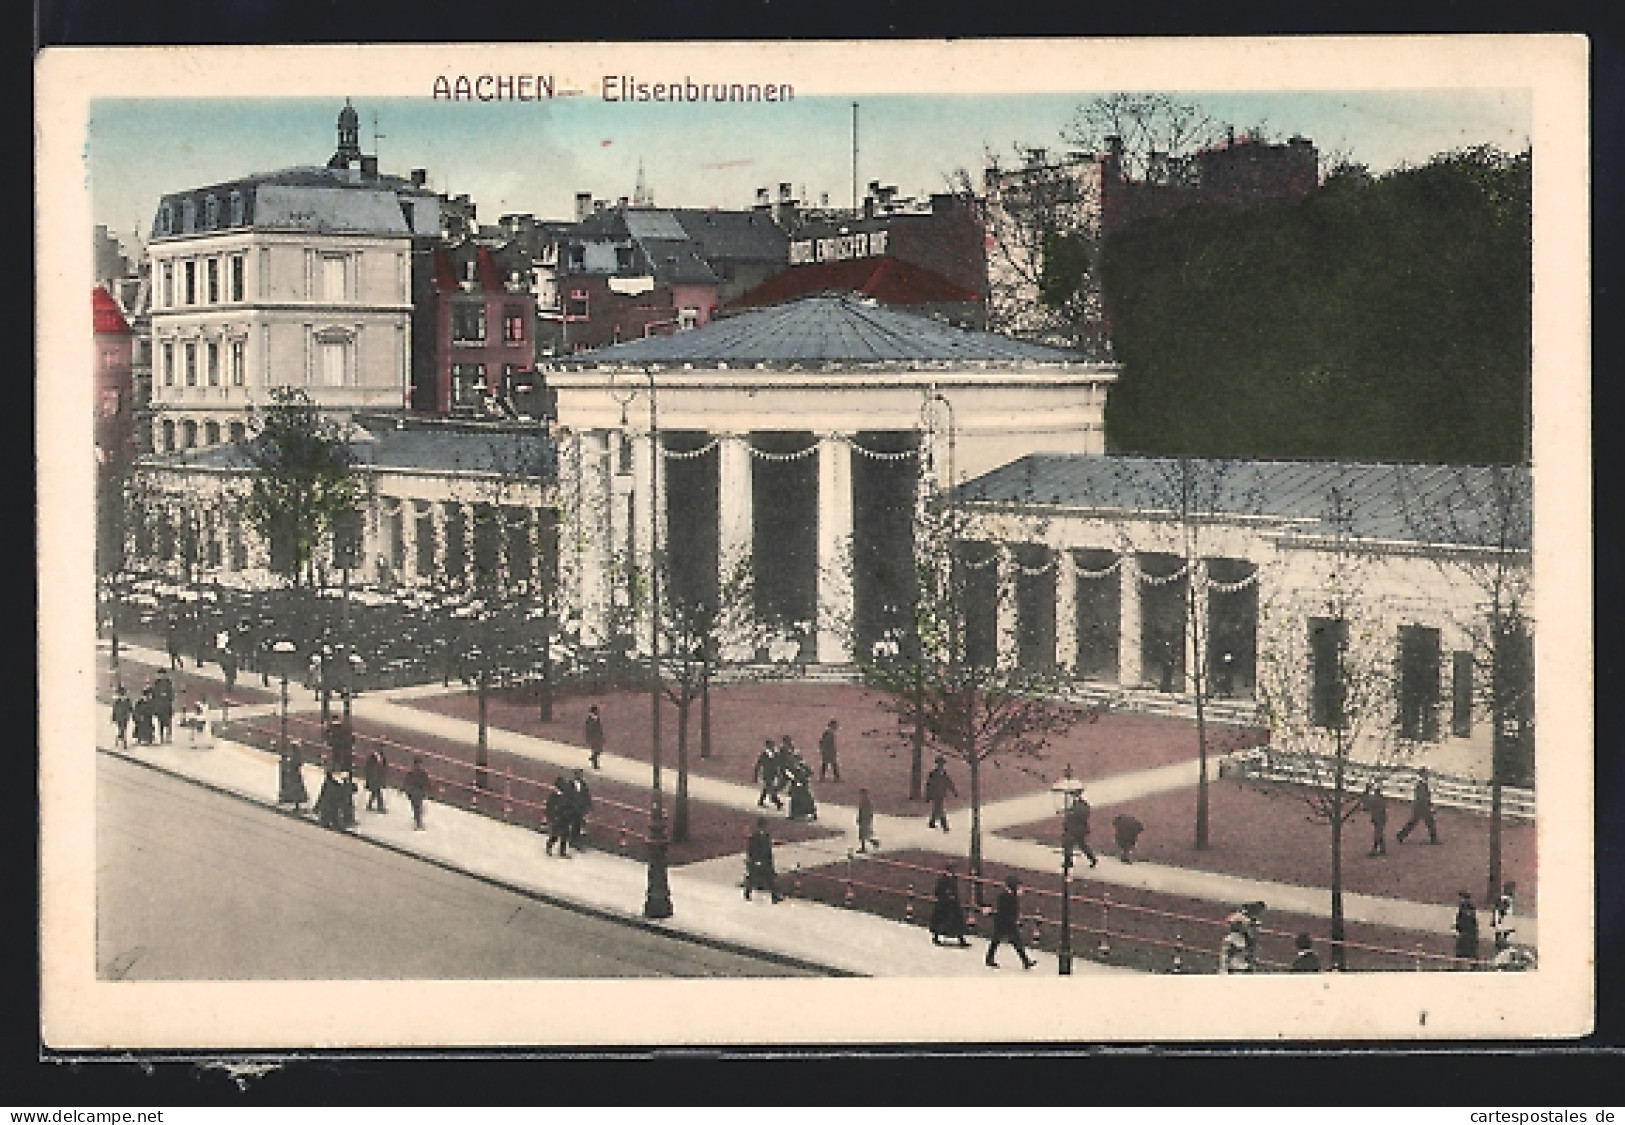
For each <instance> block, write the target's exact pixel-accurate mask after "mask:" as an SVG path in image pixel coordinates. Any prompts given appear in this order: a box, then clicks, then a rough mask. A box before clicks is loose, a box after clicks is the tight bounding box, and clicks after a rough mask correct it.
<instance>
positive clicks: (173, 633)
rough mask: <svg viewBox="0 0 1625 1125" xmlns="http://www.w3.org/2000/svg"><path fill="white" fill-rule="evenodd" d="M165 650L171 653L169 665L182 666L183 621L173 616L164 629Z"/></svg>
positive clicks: (172, 666)
mask: <svg viewBox="0 0 1625 1125" xmlns="http://www.w3.org/2000/svg"><path fill="white" fill-rule="evenodd" d="M164 651H165V652H167V653H168V654H169V666H170V667H171V668H179V667H180V666H181V623H180V622H179V621H177V620H175V619H174V618H173V617H171V618H170V619H169V624H168V626H167V627H166V628H165V629H164Z"/></svg>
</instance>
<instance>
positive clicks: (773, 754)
mask: <svg viewBox="0 0 1625 1125" xmlns="http://www.w3.org/2000/svg"><path fill="white" fill-rule="evenodd" d="M751 777H752V779H753V780H756V781H760V782H761V783H762V791H761V792H760V793H759V794H757V797H756V807H757V808H762V807H763V806H764V805H766V803H767V802H768V801H769V800H771V801H772V802H773V807H774V808H776V809H782V808H784V801H783V800H782V799H781V798H780V797H779V787H780V785H781V784H782V782H783V771H782V770H781V769H780V768H779V750H778V747H777V746H775V745H774V744H773V740H772V739H771V738H769V739H768V740H767V742H766V745H764V746H763V747H762V752H761V753H760V754H758V755H756V767H755V769H754V771H753V772H752V773H751Z"/></svg>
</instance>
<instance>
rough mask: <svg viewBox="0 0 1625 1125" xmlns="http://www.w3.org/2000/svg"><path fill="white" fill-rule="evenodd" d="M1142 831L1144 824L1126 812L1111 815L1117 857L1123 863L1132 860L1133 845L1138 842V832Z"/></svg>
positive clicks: (1131, 861)
mask: <svg viewBox="0 0 1625 1125" xmlns="http://www.w3.org/2000/svg"><path fill="white" fill-rule="evenodd" d="M1144 831H1145V825H1143V824H1141V823H1140V822H1139V820H1138V818H1136V817H1132V816H1130V815H1129V814H1128V813H1118V814H1117V815H1116V816H1114V817H1112V832H1113V833H1114V834H1115V836H1116V838H1117V858H1118V859H1120V860H1122V861H1123V862H1124V863H1133V862H1134V859H1133V855H1134V845H1136V844H1138V843H1139V842H1140V833H1142V832H1144Z"/></svg>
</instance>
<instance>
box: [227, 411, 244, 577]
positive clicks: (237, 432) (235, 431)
mask: <svg viewBox="0 0 1625 1125" xmlns="http://www.w3.org/2000/svg"><path fill="white" fill-rule="evenodd" d="M228 432H229V433H230V434H231V440H232V441H234V442H238V441H242V440H243V439H244V438H245V437H247V436H248V427H247V426H245V425H243V424H242V423H241V422H233V423H232V424H231V429H230V430H229V431H228ZM243 565H245V564H239V566H238V568H237V569H238V570H241V569H242V566H243Z"/></svg>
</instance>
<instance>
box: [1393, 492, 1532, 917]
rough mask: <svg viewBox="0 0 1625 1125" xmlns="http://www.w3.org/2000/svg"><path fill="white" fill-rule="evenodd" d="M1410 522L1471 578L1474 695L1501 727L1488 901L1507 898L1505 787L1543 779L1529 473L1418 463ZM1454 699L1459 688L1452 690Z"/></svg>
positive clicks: (1458, 726)
mask: <svg viewBox="0 0 1625 1125" xmlns="http://www.w3.org/2000/svg"><path fill="white" fill-rule="evenodd" d="M1400 499H1401V503H1402V505H1403V510H1404V515H1405V520H1406V523H1407V525H1408V526H1409V527H1410V528H1411V530H1412V531H1414V532H1415V533H1416V534H1417V535H1418V536H1419V537H1420V538H1421V539H1422V540H1423V541H1424V542H1427V543H1430V544H1433V545H1434V546H1435V549H1434V551H1433V552H1432V558H1433V561H1434V564H1435V565H1436V566H1437V567H1438V568H1439V570H1440V572H1441V573H1442V574H1443V575H1444V576H1445V577H1446V578H1447V580H1449V581H1452V582H1457V581H1460V580H1461V579H1463V578H1465V579H1466V582H1467V584H1469V585H1470V586H1471V588H1472V589H1473V590H1474V592H1475V597H1474V599H1473V605H1472V607H1471V608H1470V609H1469V610H1466V611H1465V612H1461V611H1458V612H1457V613H1455V614H1454V616H1455V618H1456V620H1455V621H1454V624H1455V625H1456V626H1457V627H1458V628H1459V629H1460V631H1461V633H1462V635H1463V636H1465V637H1466V638H1467V642H1468V646H1469V647H1468V649H1467V653H1466V655H1467V662H1468V670H1467V671H1466V675H1467V676H1469V677H1470V680H1471V682H1470V684H1462V683H1457V684H1456V685H1454V687H1455V688H1456V690H1457V691H1461V690H1465V691H1466V692H1467V694H1468V698H1469V699H1471V701H1472V702H1471V704H1469V705H1467V706H1471V707H1473V708H1474V709H1477V710H1480V711H1487V712H1488V713H1489V716H1490V722H1491V724H1492V726H1491V736H1490V737H1491V751H1490V842H1489V851H1490V854H1489V872H1488V880H1487V881H1488V890H1487V894H1486V897H1485V901H1487V902H1494V901H1496V899H1497V898H1499V897H1500V894H1501V820H1502V808H1501V806H1502V799H1503V793H1502V790H1503V787H1504V786H1506V785H1508V784H1513V785H1532V784H1533V783H1534V756H1533V745H1534V702H1535V700H1534V694H1535V682H1534V652H1533V645H1534V642H1533V617H1532V613H1531V603H1532V600H1533V590H1532V587H1531V580H1532V577H1533V575H1532V572H1531V569H1530V551H1531V546H1532V542H1533V539H1532V534H1533V508H1532V505H1531V502H1530V501H1531V496H1530V478H1529V471H1528V469H1526V468H1523V467H1522V466H1516V465H1438V466H1415V467H1411V468H1409V469H1408V470H1407V471H1406V472H1405V474H1404V475H1403V476H1402V477H1401V482H1400ZM1452 694H1454V692H1453V693H1452ZM1454 702H1455V704H1456V706H1455V713H1454V714H1453V715H1452V726H1453V728H1454V730H1453V733H1455V734H1457V735H1458V736H1465V735H1467V734H1468V733H1470V725H1471V722H1472V714H1471V711H1470V710H1468V709H1467V706H1464V703H1465V701H1462V700H1456V701H1454Z"/></svg>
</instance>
